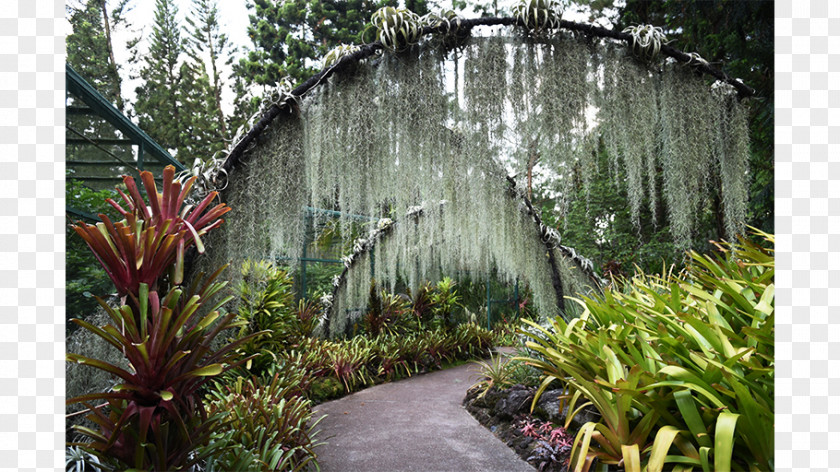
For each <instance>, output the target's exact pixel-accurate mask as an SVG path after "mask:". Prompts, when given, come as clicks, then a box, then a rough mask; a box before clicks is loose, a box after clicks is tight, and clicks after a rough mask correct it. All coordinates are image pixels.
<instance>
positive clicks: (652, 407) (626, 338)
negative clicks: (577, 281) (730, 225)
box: [521, 233, 775, 471]
mask: <svg viewBox="0 0 840 472" xmlns="http://www.w3.org/2000/svg"><path fill="white" fill-rule="evenodd" d="M758 235H759V236H760V237H761V238H763V240H764V242H763V244H757V243H753V242H750V241H747V240H743V239H742V240H741V241H740V242H739V243H735V244H729V243H718V244H717V247H718V249H719V250H720V253H719V254H716V255H714V256H709V255H700V254H698V253H696V252H691V253H690V254H689V255H690V259H691V260H690V262H689V264H688V265H687V268H686V271H685V272H684V273H683V274H680V275H670V274H669V275H662V276H650V275H637V276H635V277H634V278H633V279H631V280H630V281H628V282H627V283H626V284H624V287H625V288H624V292H617V291H612V290H606V291H605V292H604V294H603V296H602V297H593V298H584V299H583V300H582V301H580V303H581V305H582V306H583V308H584V312H583V314H582V315H581V317H580V318H578V319H575V320H572V321H570V322H568V323H567V322H565V321H563V320H562V319H559V318H558V319H555V320H553V321H552V322H551V326H550V328H549V329H547V328H543V327H540V326H539V325H536V324H535V323H532V322H527V323H528V324H530V325H531V326H532V327H533V328H534V329H535V331H526V330H523V334H525V335H527V336H528V337H529V338H531V340H530V341H529V342H527V344H526V345H527V347H528V348H529V349H532V350H533V351H534V352H535V353H536V354H537V355H535V356H532V357H522V358H521V360H523V361H524V362H526V363H528V364H530V365H532V366H535V367H537V368H539V369H540V370H542V372H543V373H544V375H545V378H544V380H543V383H542V385H541V387H540V389H539V390H538V392H537V393H538V394H537V396H536V397H537V398H538V397H539V393H541V392H542V391H544V390H545V388H546V387H547V385H548V384H549V383H551V382H553V381H555V380H557V379H559V380H560V381H562V382H564V383H566V385H567V386H568V387H569V389H570V391H571V392H572V393H571V395H570V398H569V401H570V406H569V411H576V408H577V409H579V408H582V407H583V406H586V405H588V404H592V405H594V406H595V408H597V409H598V411H599V412H600V413H601V415H602V421H601V422H599V423H588V424H586V425H584V426H583V427H582V428H581V430H580V431H579V433H578V435H577V437H576V438H575V443H574V448H573V451H572V466H573V467H574V470H589V469H590V467H591V466H592V465H593V463H594V462H595V460H596V459H597V460H598V461H599V462H600V463H601V464H602V465H606V464H619V463H622V464H623V465H624V467H625V469H626V470H642V468H643V467H646V468H647V470H650V471H658V470H663V468H665V467H666V464H667V467H668V468H671V469H672V470H678V469H679V470H690V469H691V468H700V469H702V470H704V471H710V470H715V471H727V470H772V469H773V407H774V397H773V372H774V340H773V329H774V296H775V286H774V284H773V274H774V258H773V249H772V244H773V242H774V238H773V236H772V235H769V234H766V233H758ZM580 401H583V402H585V403H584V404H583V405H580V406H579V405H578V403H579V402H580ZM535 402H536V398H535ZM572 417H574V414H572V413H570V414H569V415H568V418H572Z"/></svg>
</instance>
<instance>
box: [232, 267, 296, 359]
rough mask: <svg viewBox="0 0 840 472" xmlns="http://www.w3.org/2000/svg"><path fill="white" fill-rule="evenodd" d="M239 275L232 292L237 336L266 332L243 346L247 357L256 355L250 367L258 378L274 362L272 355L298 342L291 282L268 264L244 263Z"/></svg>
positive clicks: (281, 271) (284, 274) (285, 275)
mask: <svg viewBox="0 0 840 472" xmlns="http://www.w3.org/2000/svg"><path fill="white" fill-rule="evenodd" d="M241 274H242V281H241V282H240V283H239V284H237V287H236V289H235V292H236V295H237V296H238V298H239V306H238V310H239V314H238V315H237V321H239V323H240V324H241V325H242V328H240V330H239V334H238V337H239V338H243V337H247V336H250V335H252V334H254V333H260V332H264V333H265V334H263V335H261V336H257V337H253V338H252V339H251V341H249V342H247V343H245V344H243V345H242V350H243V352H244V353H245V354H246V355H249V356H250V355H257V357H256V358H255V359H254V360H253V361H252V364H249V367H250V368H252V369H253V372H254V373H255V374H257V375H259V374H260V373H262V372H263V371H264V370H265V369H266V368H267V367H268V365H269V364H271V363H273V362H274V361H275V360H276V356H275V354H274V353H275V352H279V351H281V350H283V349H284V348H286V347H287V346H289V345H290V344H292V343H293V342H295V341H296V340H297V336H296V335H297V333H296V329H295V326H294V324H295V321H296V316H295V313H294V312H293V310H294V306H293V302H294V293H292V280H291V278H290V277H289V276H288V274H287V273H286V272H285V271H283V270H281V269H278V268H277V267H275V266H274V264H272V263H271V262H268V261H259V262H255V261H246V262H245V263H244V264H243V265H242V271H241Z"/></svg>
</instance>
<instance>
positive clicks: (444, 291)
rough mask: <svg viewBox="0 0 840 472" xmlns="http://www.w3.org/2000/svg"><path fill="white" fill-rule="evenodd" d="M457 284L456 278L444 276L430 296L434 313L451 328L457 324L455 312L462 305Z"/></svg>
mask: <svg viewBox="0 0 840 472" xmlns="http://www.w3.org/2000/svg"><path fill="white" fill-rule="evenodd" d="M455 285H456V283H455V281H454V280H452V279H450V278H449V277H444V278H443V279H442V280H440V281H439V282H438V283H437V284H436V285H435V290H434V291H433V292H432V294H431V297H430V298H431V303H432V313H433V314H434V315H435V317H437V318H439V319H441V320H443V322H444V324H446V326H448V327H450V328H451V327H453V326H454V325H455V319H454V312H455V309H456V308H457V307H459V306H460V297H459V296H458V291H457V290H455Z"/></svg>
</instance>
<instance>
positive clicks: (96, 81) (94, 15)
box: [66, 0, 127, 129]
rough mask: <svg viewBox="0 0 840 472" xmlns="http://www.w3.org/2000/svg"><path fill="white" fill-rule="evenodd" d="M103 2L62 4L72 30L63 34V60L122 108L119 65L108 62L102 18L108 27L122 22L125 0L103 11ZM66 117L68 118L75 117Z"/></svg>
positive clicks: (108, 45)
mask: <svg viewBox="0 0 840 472" xmlns="http://www.w3.org/2000/svg"><path fill="white" fill-rule="evenodd" d="M74 3H75V5H74ZM106 3H107V2H104V1H102V0H78V1H75V2H68V4H67V5H66V10H67V19H68V21H69V22H70V24H71V25H72V26H73V34H71V35H69V36H67V62H68V63H69V64H70V65H71V66H72V67H73V69H75V70H76V72H78V73H79V74H80V75H81V76H82V77H84V78H85V80H87V81H88V82H89V83H90V84H91V85H93V86H94V87H95V88H96V89H97V90H98V91H99V93H101V94H102V95H104V96H105V97H106V98H108V99H109V100H110V101H111V102H112V103H115V104H116V105H117V109H119V110H122V109H123V107H124V103H123V99H122V96H121V94H120V86H121V82H122V80H121V79H120V75H119V71H120V69H121V67H120V65H119V64H115V63H112V62H111V58H112V57H113V53H112V50H113V44H111V43H110V39H111V38H109V37H108V34H109V33H108V32H106V28H105V19H106V17H107V20H108V29H116V28H117V27H118V26H125V23H126V18H125V16H124V13H125V11H126V4H127V1H126V0H123V1H119V2H117V3H116V5H115V6H113V7H112V8H110V9H107V7H106V11H103V6H104V5H106ZM111 3H113V2H111ZM68 118H70V119H71V121H72V120H74V119H75V117H74V118H71V117H68ZM82 129H84V127H82Z"/></svg>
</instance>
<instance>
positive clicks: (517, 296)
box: [513, 279, 522, 319]
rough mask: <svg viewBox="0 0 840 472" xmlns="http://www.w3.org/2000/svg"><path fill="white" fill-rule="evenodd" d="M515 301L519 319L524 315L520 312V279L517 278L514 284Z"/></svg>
mask: <svg viewBox="0 0 840 472" xmlns="http://www.w3.org/2000/svg"><path fill="white" fill-rule="evenodd" d="M513 303H514V305H515V306H516V318H517V319H518V318H519V317H520V316H522V314H521V313H519V279H516V283H515V284H513Z"/></svg>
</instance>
